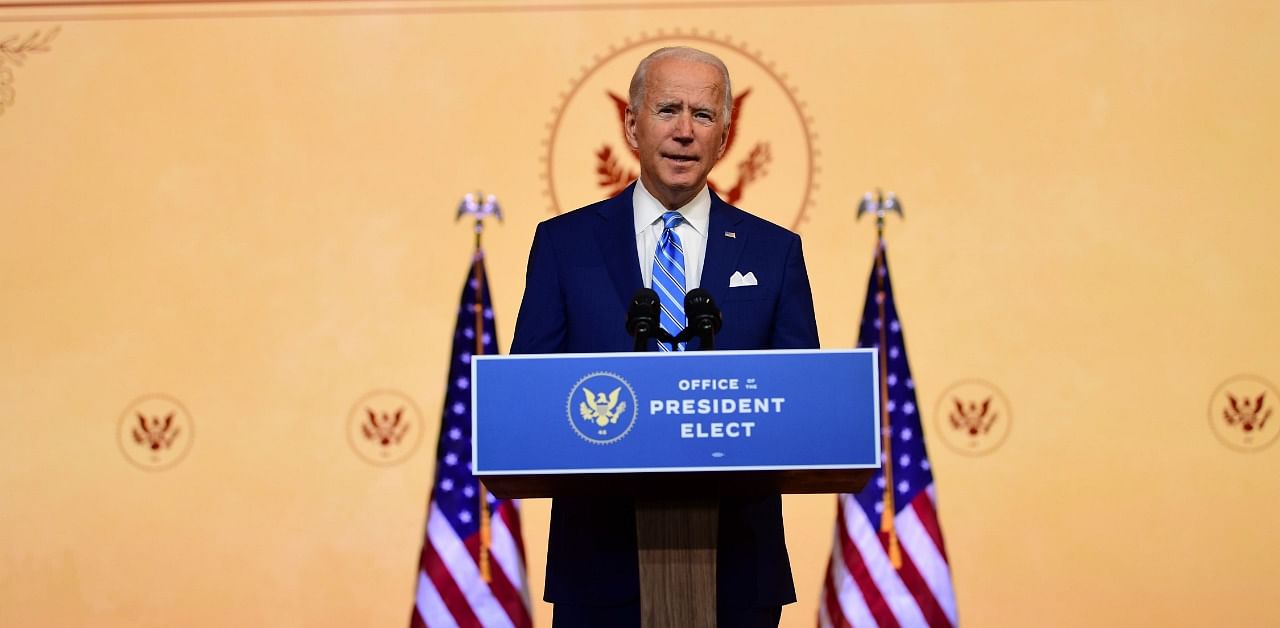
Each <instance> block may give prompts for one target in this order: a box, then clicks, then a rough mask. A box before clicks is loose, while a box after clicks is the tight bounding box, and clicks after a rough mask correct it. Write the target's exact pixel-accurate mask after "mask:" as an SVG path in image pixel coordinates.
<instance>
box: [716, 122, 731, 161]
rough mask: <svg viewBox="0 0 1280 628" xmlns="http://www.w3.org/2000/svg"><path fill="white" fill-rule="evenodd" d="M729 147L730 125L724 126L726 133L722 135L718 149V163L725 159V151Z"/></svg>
mask: <svg viewBox="0 0 1280 628" xmlns="http://www.w3.org/2000/svg"><path fill="white" fill-rule="evenodd" d="M728 146H729V125H727V124H726V125H724V133H721V134H720V148H717V149H716V161H720V158H721V157H724V149H725V148H728Z"/></svg>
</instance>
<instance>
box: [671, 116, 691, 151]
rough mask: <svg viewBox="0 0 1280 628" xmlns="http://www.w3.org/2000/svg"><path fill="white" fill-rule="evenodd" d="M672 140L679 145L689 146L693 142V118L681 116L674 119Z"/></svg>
mask: <svg viewBox="0 0 1280 628" xmlns="http://www.w3.org/2000/svg"><path fill="white" fill-rule="evenodd" d="M674 139H675V140H676V141H677V142H680V143H681V144H689V143H691V142H693V117H692V116H690V115H689V114H681V115H679V116H677V117H676V128H675V136H674Z"/></svg>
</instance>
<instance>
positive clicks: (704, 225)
mask: <svg viewBox="0 0 1280 628" xmlns="http://www.w3.org/2000/svg"><path fill="white" fill-rule="evenodd" d="M631 207H632V216H633V217H634V218H635V223H636V254H638V255H639V256H640V276H641V277H642V278H643V279H644V287H646V288H652V287H653V256H654V254H655V253H656V252H657V250H658V241H659V240H660V239H661V238H662V229H663V226H662V215H663V214H665V213H667V208H666V207H664V206H663V205H662V203H660V202H658V199H656V198H654V197H653V195H652V194H650V193H649V191H648V190H646V189H644V183H642V182H641V181H640V180H639V179H637V180H636V189H635V192H634V193H633V194H632V195H631ZM676 211H678V212H680V214H681V215H683V216H684V222H682V223H680V224H679V225H676V235H677V236H680V246H681V247H682V248H683V249H684V279H685V284H686V285H685V287H684V289H685V292H688V291H689V290H693V289H694V288H697V287H698V285H699V282H700V280H701V279H702V259H703V257H705V256H706V252H707V229H709V228H710V226H711V224H710V223H711V192H710V190H708V189H707V186H705V185H704V186H702V191H700V192H698V193H697V194H696V195H695V196H694V197H693V199H692V200H690V201H689V202H688V203H685V205H684V206H683V207H681V208H680V209H678V210H676Z"/></svg>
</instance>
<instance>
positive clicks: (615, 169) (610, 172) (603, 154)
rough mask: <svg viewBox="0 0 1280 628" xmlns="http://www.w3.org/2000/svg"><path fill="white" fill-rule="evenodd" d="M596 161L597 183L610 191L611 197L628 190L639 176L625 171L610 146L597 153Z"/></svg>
mask: <svg viewBox="0 0 1280 628" xmlns="http://www.w3.org/2000/svg"><path fill="white" fill-rule="evenodd" d="M596 159H597V161H596V175H597V180H596V182H597V183H598V184H599V185H600V187H602V188H605V189H606V190H608V194H609V196H614V195H616V194H618V193H619V192H621V191H622V190H624V189H626V187H627V186H628V185H631V182H632V181H635V180H636V177H637V176H638V175H637V174H636V172H635V171H634V170H630V169H623V167H622V165H621V164H619V163H618V157H617V156H616V155H614V154H613V148H612V147H610V146H609V145H608V144H605V145H604V146H602V147H601V148H600V150H598V151H596Z"/></svg>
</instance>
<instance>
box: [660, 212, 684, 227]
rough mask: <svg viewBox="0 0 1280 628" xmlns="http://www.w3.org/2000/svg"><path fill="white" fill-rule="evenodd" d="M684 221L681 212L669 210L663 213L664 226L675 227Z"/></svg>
mask: <svg viewBox="0 0 1280 628" xmlns="http://www.w3.org/2000/svg"><path fill="white" fill-rule="evenodd" d="M682 222H684V216H683V215H681V214H680V212H667V213H665V214H663V215H662V226H663V227H666V228H667V229H675V228H676V225H679V224H680V223H682Z"/></svg>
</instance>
